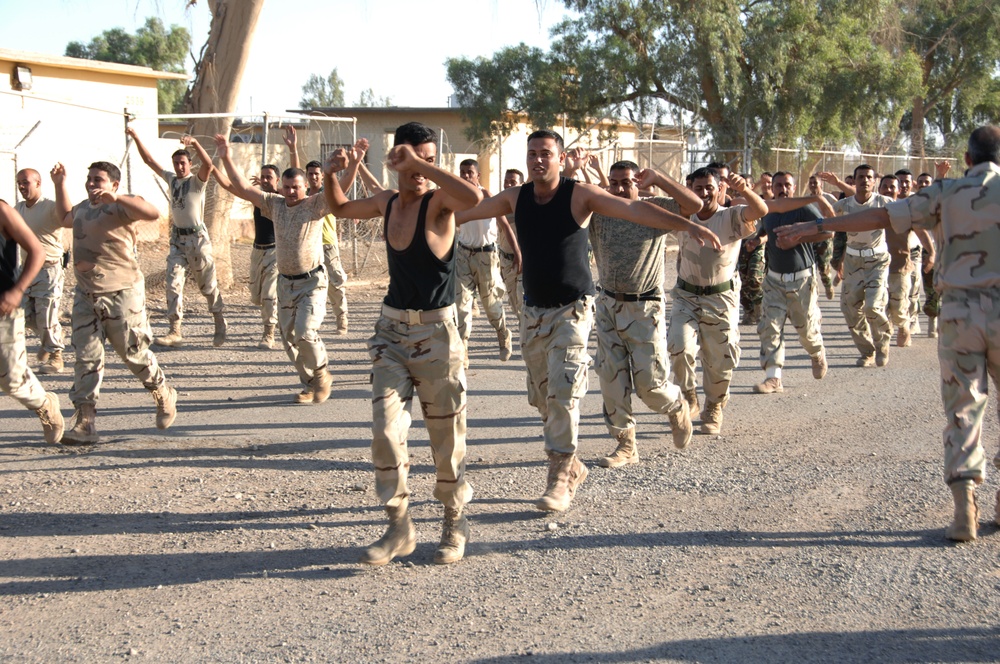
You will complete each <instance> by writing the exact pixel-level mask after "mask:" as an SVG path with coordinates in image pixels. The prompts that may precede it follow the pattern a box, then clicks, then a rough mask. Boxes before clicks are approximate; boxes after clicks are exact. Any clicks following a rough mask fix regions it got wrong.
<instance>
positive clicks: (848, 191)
mask: <svg viewBox="0 0 1000 664" xmlns="http://www.w3.org/2000/svg"><path fill="white" fill-rule="evenodd" d="M816 177H818V178H819V179H820V180H822V181H823V182H826V183H827V184H832V185H834V186H835V187H837V189H840V190H841V191H842V192H844V196H853V195H854V194H856V193H857V190H856V189H855V188H854V187H853V186H852V185H849V184H847V183H846V182H844V181H843V180H841V179H840V178H838V177H837V174H836V173H831V172H830V171H823V172H822V173H817V174H816Z"/></svg>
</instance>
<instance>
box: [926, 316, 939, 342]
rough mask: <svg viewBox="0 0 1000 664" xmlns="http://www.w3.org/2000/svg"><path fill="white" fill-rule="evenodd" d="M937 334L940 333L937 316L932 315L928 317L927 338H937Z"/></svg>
mask: <svg viewBox="0 0 1000 664" xmlns="http://www.w3.org/2000/svg"><path fill="white" fill-rule="evenodd" d="M937 335H938V323H937V316H930V317H929V318H928V319H927V338H928V339H937Z"/></svg>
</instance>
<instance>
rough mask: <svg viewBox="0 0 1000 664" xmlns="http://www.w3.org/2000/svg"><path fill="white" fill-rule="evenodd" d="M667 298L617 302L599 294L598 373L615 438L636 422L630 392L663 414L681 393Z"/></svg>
mask: <svg viewBox="0 0 1000 664" xmlns="http://www.w3.org/2000/svg"><path fill="white" fill-rule="evenodd" d="M665 318H666V313H665V309H664V304H663V299H662V298H661V299H659V300H653V301H648V302H616V301H615V299H614V298H611V297H608V296H607V295H599V296H598V297H597V314H596V316H595V321H596V327H597V366H596V369H597V377H598V378H599V379H600V382H601V396H602V397H603V399H604V422H605V424H607V425H608V431H609V432H610V433H611V435H612V436H613V437H615V438H617V437H618V436H619V435H620V434H621V433H622V432H624V431H627V430H628V429H633V428H635V417H634V416H633V414H632V392H635V393H636V394H637V395H638V396H639V398H640V399H642V402H643V403H645V404H646V405H647V406H649V408H650V410H652V411H653V412H654V413H661V414H664V413H666V412H667V411H668V410H670V408H671V407H672V406H674V405H675V404H676V403H677V401H678V400H679V399H680V398H681V390H680V388H679V387H677V386H676V385H674V384H672V383H671V382H670V380H669V373H670V371H669V369H668V367H667V343H666V334H665V330H664V326H665V325H666V320H665Z"/></svg>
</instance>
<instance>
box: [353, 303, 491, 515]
mask: <svg viewBox="0 0 1000 664" xmlns="http://www.w3.org/2000/svg"><path fill="white" fill-rule="evenodd" d="M368 353H369V354H370V355H371V358H372V461H373V463H374V465H375V491H376V492H377V493H378V498H379V500H380V501H381V502H382V504H383V505H387V506H389V507H396V506H398V505H399V504H400V502H402V501H403V499H405V498H406V497H407V496H409V495H410V490H409V488H408V487H407V484H406V478H407V475H409V472H410V454H409V451H408V449H407V442H406V441H407V435H408V432H409V429H410V408H411V405H412V403H413V392H414V390H416V392H417V396H418V397H419V398H420V408H421V410H422V411H423V415H424V424H425V425H426V426H427V436H428V438H429V439H430V445H431V456H432V458H433V460H434V467H435V469H436V471H437V482H436V483H435V485H434V497H435V498H437V499H438V500H440V501H441V502H442V503H444V504H445V506H447V507H456V508H457V507H461V506H462V505H465V504H466V503H467V502H469V500H471V499H472V486H471V485H470V484H469V483H468V482H466V481H465V417H466V410H465V399H466V391H465V368H464V364H463V357H462V354H463V348H462V340H461V338H460V337H459V336H458V328H457V327H456V325H455V319H454V316H452V317H451V318H448V319H447V320H444V321H441V322H439V323H425V324H422V325H409V324H407V323H404V322H402V321H396V320H392V319H390V318H387V317H385V316H381V317H380V318H379V319H378V320H377V321H376V322H375V334H374V335H372V337H371V338H370V339H369V340H368Z"/></svg>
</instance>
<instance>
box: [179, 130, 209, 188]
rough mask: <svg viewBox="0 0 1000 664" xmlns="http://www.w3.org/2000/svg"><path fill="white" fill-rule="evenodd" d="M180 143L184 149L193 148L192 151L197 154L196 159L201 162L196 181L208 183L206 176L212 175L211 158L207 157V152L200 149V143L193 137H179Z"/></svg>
mask: <svg viewBox="0 0 1000 664" xmlns="http://www.w3.org/2000/svg"><path fill="white" fill-rule="evenodd" d="M181 143H183V144H184V147H187V146H191V147H193V148H194V151H195V152H197V153H198V159H199V161H201V166H199V167H198V179H199V180H201V181H202V182H208V176H209V175H211V174H212V158H211V157H209V156H208V152H207V151H206V150H205V148H203V147H201V143H199V142H198V139H196V138H195V137H194V136H183V137H181Z"/></svg>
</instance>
